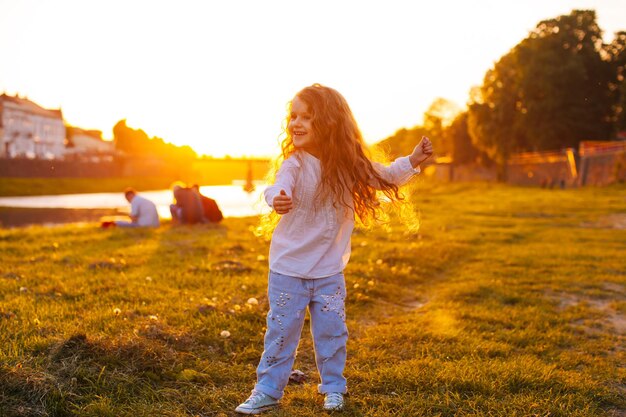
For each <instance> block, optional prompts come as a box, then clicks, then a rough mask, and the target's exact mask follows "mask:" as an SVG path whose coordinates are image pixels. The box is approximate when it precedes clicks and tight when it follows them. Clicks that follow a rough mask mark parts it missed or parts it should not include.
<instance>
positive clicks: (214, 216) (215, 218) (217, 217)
mask: <svg viewBox="0 0 626 417" xmlns="http://www.w3.org/2000/svg"><path fill="white" fill-rule="evenodd" d="M191 189H192V190H193V191H194V192H195V193H196V195H198V197H200V201H201V202H202V210H203V213H204V218H205V219H206V220H207V221H209V222H210V223H219V222H221V221H222V219H223V218H224V215H223V214H222V211H221V210H220V208H219V206H218V205H217V202H216V201H215V200H213V199H212V198H209V197H207V196H205V195H202V194H200V186H199V185H198V184H194V185H192V186H191Z"/></svg>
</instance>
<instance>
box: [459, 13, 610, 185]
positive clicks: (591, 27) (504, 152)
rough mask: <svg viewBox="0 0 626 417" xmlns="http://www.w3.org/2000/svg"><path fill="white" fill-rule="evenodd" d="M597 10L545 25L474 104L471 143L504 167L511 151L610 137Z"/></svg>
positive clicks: (502, 65)
mask: <svg viewBox="0 0 626 417" xmlns="http://www.w3.org/2000/svg"><path fill="white" fill-rule="evenodd" d="M601 35H602V31H601V30H600V28H599V27H598V25H597V23H596V15H595V12H594V11H592V10H574V11H572V12H571V13H570V14H569V15H565V16H559V17H557V18H555V19H550V20H545V21H542V22H540V23H539V24H538V25H537V27H536V28H535V30H533V31H532V32H531V33H530V35H529V36H528V37H527V38H526V39H524V40H523V41H522V42H520V43H519V44H518V45H517V46H515V47H514V48H513V49H512V50H511V51H510V52H509V53H507V54H506V55H505V56H503V57H502V58H501V59H500V60H499V61H498V62H497V63H496V64H495V66H494V68H493V69H491V70H489V71H488V72H487V74H486V75H485V79H484V82H483V85H482V86H481V87H480V88H479V90H478V91H477V94H475V95H474V97H473V98H472V99H470V105H469V119H468V125H469V131H470V134H471V135H472V139H473V142H474V143H475V144H476V146H478V147H479V148H480V149H482V150H484V151H485V152H487V153H488V154H489V156H490V157H491V158H492V159H494V160H495V161H496V162H498V163H499V164H500V165H501V170H500V173H501V175H504V174H505V173H504V169H503V168H504V165H505V163H506V161H507V160H508V158H509V155H510V154H511V153H513V152H518V151H524V150H544V149H555V148H562V147H568V146H576V145H577V144H578V142H579V141H580V140H584V139H605V138H608V137H609V135H610V132H611V128H612V126H611V113H612V106H613V103H612V97H611V94H610V93H609V84H610V82H611V80H612V75H611V66H610V65H609V62H608V61H607V60H605V59H603V57H602V55H603V53H602V50H603V45H602V36H601Z"/></svg>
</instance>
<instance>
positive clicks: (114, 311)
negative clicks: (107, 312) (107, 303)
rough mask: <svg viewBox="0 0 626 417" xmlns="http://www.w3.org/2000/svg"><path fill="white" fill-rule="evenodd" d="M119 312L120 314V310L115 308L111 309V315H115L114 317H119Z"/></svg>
mask: <svg viewBox="0 0 626 417" xmlns="http://www.w3.org/2000/svg"><path fill="white" fill-rule="evenodd" d="M121 312H122V310H120V309H119V308H117V307H116V308H114V309H113V314H115V315H116V316H119V315H120V313H121Z"/></svg>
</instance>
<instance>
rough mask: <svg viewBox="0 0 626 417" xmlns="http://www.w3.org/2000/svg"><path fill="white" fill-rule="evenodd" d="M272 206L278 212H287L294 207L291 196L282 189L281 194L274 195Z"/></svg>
mask: <svg viewBox="0 0 626 417" xmlns="http://www.w3.org/2000/svg"><path fill="white" fill-rule="evenodd" d="M272 207H274V211H276V213H278V214H287V213H289V211H291V209H292V208H293V203H292V202H291V197H289V196H288V195H287V193H286V192H285V190H280V194H279V195H277V196H276V197H274V200H273V201H272Z"/></svg>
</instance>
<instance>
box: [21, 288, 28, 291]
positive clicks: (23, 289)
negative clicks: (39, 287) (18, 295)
mask: <svg viewBox="0 0 626 417" xmlns="http://www.w3.org/2000/svg"><path fill="white" fill-rule="evenodd" d="M20 292H28V288H26V287H20Z"/></svg>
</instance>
